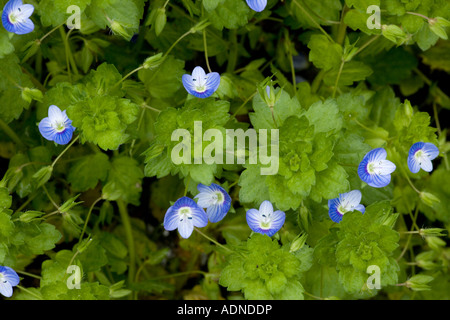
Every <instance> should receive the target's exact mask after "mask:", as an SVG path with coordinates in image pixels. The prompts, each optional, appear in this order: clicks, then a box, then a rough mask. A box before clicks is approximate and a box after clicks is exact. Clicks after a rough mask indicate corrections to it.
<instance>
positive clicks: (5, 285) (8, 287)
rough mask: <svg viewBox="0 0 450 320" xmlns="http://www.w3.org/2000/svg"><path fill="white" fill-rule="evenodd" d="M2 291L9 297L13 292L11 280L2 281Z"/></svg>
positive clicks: (0, 290)
mask: <svg viewBox="0 0 450 320" xmlns="http://www.w3.org/2000/svg"><path fill="white" fill-rule="evenodd" d="M0 293H1V294H2V295H4V296H5V297H7V298H9V297H11V296H12V294H13V289H12V286H11V284H10V283H9V282H2V281H0Z"/></svg>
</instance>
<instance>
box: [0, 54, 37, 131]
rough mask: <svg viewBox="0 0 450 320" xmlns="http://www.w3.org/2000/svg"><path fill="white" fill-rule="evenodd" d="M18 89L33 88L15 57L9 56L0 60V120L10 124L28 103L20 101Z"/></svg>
mask: <svg viewBox="0 0 450 320" xmlns="http://www.w3.org/2000/svg"><path fill="white" fill-rule="evenodd" d="M19 86H20V87H33V84H32V83H31V81H30V80H29V78H28V76H26V75H25V74H24V73H23V72H22V69H21V67H20V65H19V59H18V58H17V56H16V55H14V54H10V55H7V56H5V57H4V58H3V59H1V60H0V100H1V101H2V107H1V108H0V119H2V120H3V121H5V122H6V123H10V122H11V121H13V120H14V119H17V118H19V116H20V115H21V113H22V111H23V109H27V108H28V106H29V105H30V103H29V102H27V101H25V100H23V99H22V90H21V89H20V88H19Z"/></svg>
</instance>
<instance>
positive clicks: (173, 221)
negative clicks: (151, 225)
mask: <svg viewBox="0 0 450 320" xmlns="http://www.w3.org/2000/svg"><path fill="white" fill-rule="evenodd" d="M178 222H179V218H178V212H177V211H176V210H174V209H173V206H172V207H170V208H169V209H168V210H167V212H166V215H165V216H164V229H166V230H167V231H172V230H175V229H176V228H178Z"/></svg>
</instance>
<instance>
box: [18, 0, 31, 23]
mask: <svg viewBox="0 0 450 320" xmlns="http://www.w3.org/2000/svg"><path fill="white" fill-rule="evenodd" d="M16 10H17V11H19V12H20V13H19V15H18V18H19V19H22V20H25V19H28V18H29V17H31V15H32V14H33V12H34V6H33V5H32V4H24V5H21V6H19V7H18V8H17V9H16Z"/></svg>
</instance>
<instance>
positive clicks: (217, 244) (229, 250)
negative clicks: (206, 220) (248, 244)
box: [194, 227, 233, 252]
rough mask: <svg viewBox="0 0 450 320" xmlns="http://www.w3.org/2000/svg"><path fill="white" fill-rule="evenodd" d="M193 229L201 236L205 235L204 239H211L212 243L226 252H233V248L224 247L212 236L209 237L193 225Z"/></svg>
mask: <svg viewBox="0 0 450 320" xmlns="http://www.w3.org/2000/svg"><path fill="white" fill-rule="evenodd" d="M194 230H195V231H197V232H198V233H200V234H201V235H202V236H203V237H205V238H206V239H208V240H209V241H211V242H212V243H214V244H215V245H216V246H219V247H221V248H223V249H225V250H226V251H228V252H233V250H231V249H229V248H227V247H225V246H224V245H222V244H220V243H218V242H217V241H216V240H214V239H213V238H211V237H209V236H207V235H206V234H204V233H203V232H201V231H200V230H199V229H198V228H195V227H194Z"/></svg>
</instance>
